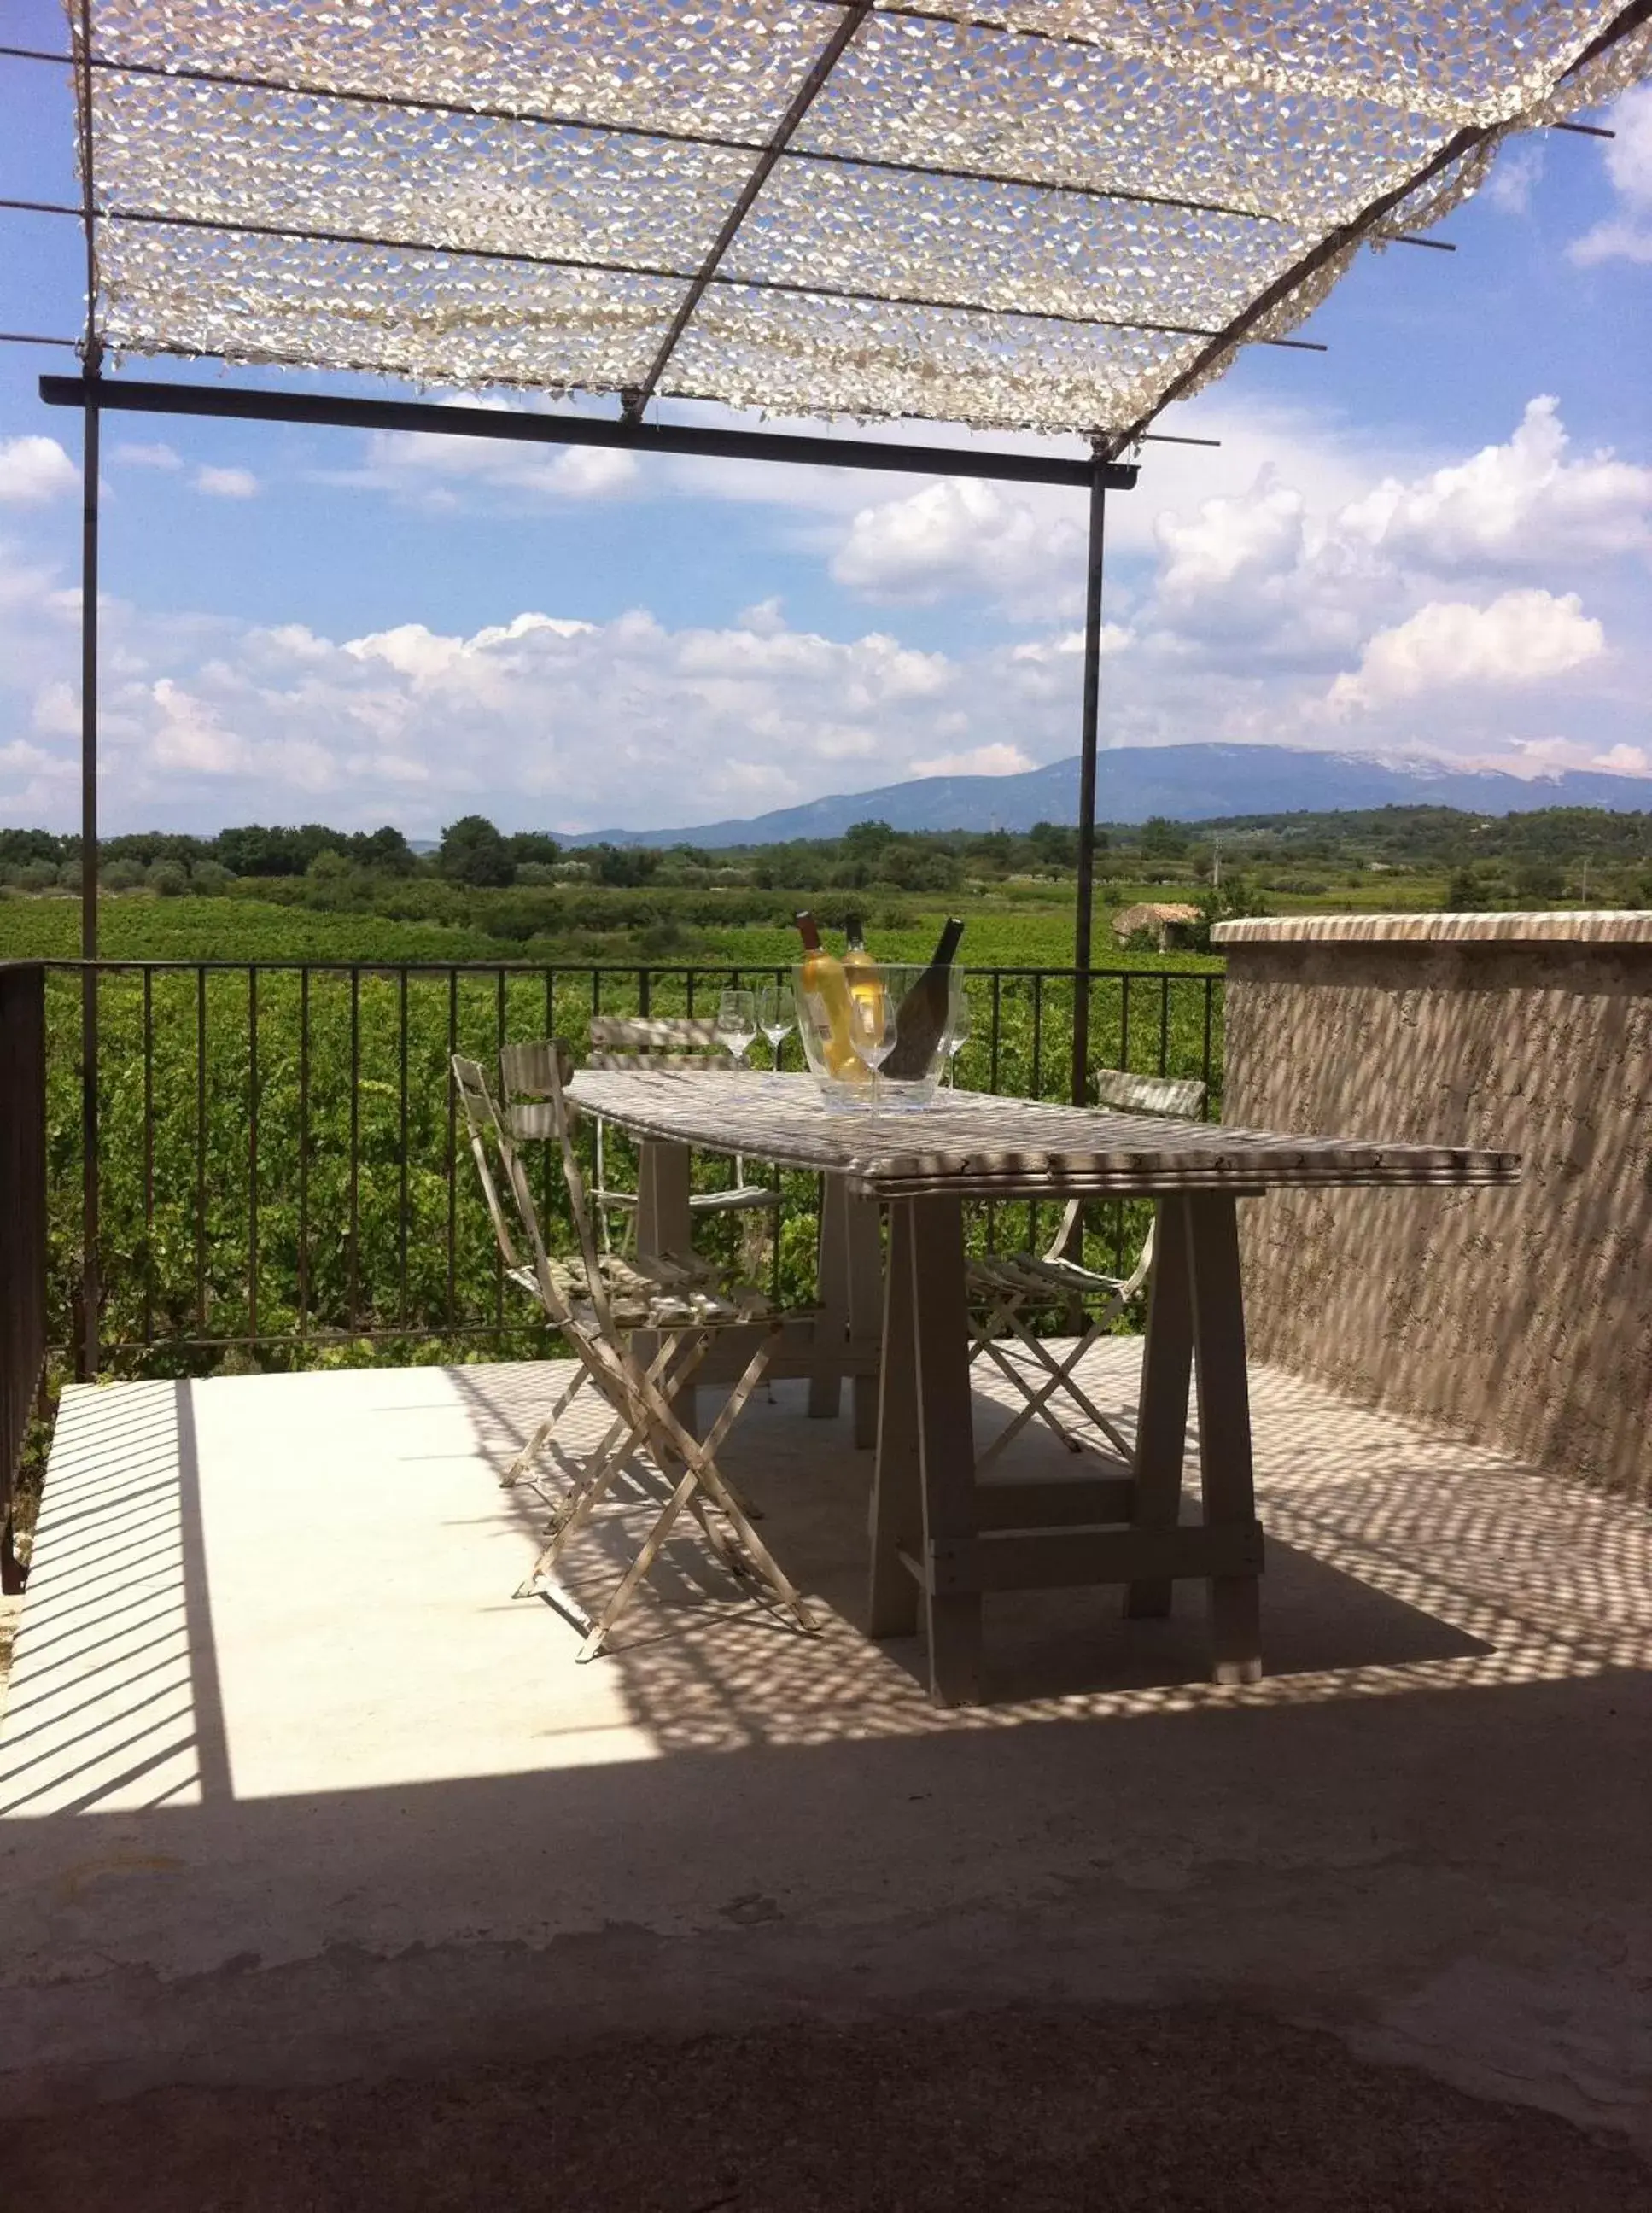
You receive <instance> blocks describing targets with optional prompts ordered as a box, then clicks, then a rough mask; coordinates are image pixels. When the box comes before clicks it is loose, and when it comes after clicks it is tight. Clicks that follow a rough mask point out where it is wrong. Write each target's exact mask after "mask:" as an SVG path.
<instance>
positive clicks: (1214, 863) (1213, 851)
mask: <svg viewBox="0 0 1652 2213" xmlns="http://www.w3.org/2000/svg"><path fill="white" fill-rule="evenodd" d="M1210 889H1211V890H1212V891H1213V892H1219V891H1220V890H1221V889H1222V840H1221V838H1218V837H1216V835H1215V833H1214V832H1212V835H1211V838H1210Z"/></svg>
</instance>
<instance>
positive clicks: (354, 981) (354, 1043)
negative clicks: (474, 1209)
mask: <svg viewBox="0 0 1652 2213" xmlns="http://www.w3.org/2000/svg"><path fill="white" fill-rule="evenodd" d="M361 1244H362V972H361V970H360V969H359V968H357V967H352V968H351V972H350V1287H349V1291H348V1294H347V1308H348V1313H349V1319H350V1327H351V1332H354V1330H355V1328H356V1326H357V1323H358V1322H359V1321H360V1320H361V1280H362V1277H361Z"/></svg>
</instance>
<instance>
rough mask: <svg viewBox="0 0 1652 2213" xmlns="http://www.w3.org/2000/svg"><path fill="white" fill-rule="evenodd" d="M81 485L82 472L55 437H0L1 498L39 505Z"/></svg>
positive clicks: (19, 504)
mask: <svg viewBox="0 0 1652 2213" xmlns="http://www.w3.org/2000/svg"><path fill="white" fill-rule="evenodd" d="M79 488H80V471H79V470H78V469H77V468H76V466H75V464H74V463H73V461H71V460H70V458H69V456H68V454H66V453H64V449H63V448H62V447H61V446H60V445H59V444H58V442H57V440H56V439H55V438H42V437H39V436H29V437H23V438H0V501H4V502H6V503H8V504H10V505H14V506H17V507H39V506H41V505H43V504H44V503H45V502H46V501H47V500H49V499H58V498H59V497H62V495H63V494H64V493H65V492H71V491H78V490H79Z"/></svg>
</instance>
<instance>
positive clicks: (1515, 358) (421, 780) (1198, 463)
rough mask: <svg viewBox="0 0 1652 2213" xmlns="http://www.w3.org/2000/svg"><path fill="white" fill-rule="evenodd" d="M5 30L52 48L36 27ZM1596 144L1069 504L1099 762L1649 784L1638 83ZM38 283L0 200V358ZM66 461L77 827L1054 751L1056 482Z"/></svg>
mask: <svg viewBox="0 0 1652 2213" xmlns="http://www.w3.org/2000/svg"><path fill="white" fill-rule="evenodd" d="M4 22H5V26H6V30H5V36H6V38H7V40H9V41H12V42H15V43H18V44H24V45H28V44H35V45H40V46H48V47H53V48H56V47H58V46H60V45H61V43H62V39H63V33H62V30H61V19H60V16H59V14H58V9H57V8H56V7H55V6H53V5H51V4H48V0H12V4H10V5H9V7H8V8H7V9H6V10H5V14H4ZM1598 120H1603V121H1606V122H1608V123H1612V124H1613V125H1615V126H1616V128H1617V129H1618V134H1619V135H1618V138H1617V139H1616V140H1615V141H1614V142H1612V143H1609V144H1608V143H1602V142H1600V141H1594V140H1589V139H1585V138H1581V137H1563V136H1559V135H1557V134H1552V133H1551V134H1545V135H1544V136H1543V137H1541V138H1540V139H1534V140H1532V141H1528V142H1523V143H1521V145H1520V146H1519V147H1518V148H1517V149H1513V150H1512V151H1511V152H1509V153H1508V154H1505V155H1504V157H1503V163H1502V166H1501V168H1499V170H1498V171H1497V173H1496V174H1494V178H1493V180H1492V184H1491V186H1490V188H1489V189H1488V190H1487V191H1485V192H1483V193H1482V194H1481V195H1480V197H1479V198H1478V199H1477V200H1475V201H1473V202H1471V203H1470V204H1468V205H1467V206H1466V208H1464V209H1462V210H1460V211H1459V212H1458V213H1457V214H1455V215H1454V216H1452V217H1451V218H1450V219H1449V221H1448V223H1446V224H1445V225H1444V226H1443V228H1442V231H1441V232H1440V233H1439V234H1438V235H1441V236H1443V237H1447V238H1449V239H1451V240H1452V241H1454V243H1455V244H1456V246H1457V247H1458V251H1457V252H1456V253H1454V254H1449V255H1448V254H1443V253H1425V252H1419V251H1417V250H1414V249H1408V248H1405V247H1394V248H1392V249H1391V250H1389V251H1388V252H1387V253H1382V254H1368V255H1366V256H1365V257H1364V258H1363V259H1362V261H1361V263H1360V265H1358V267H1357V268H1356V271H1355V273H1354V274H1353V275H1352V276H1351V277H1350V278H1349V279H1348V280H1347V281H1346V282H1345V283H1344V285H1343V286H1342V288H1341V289H1340V290H1338V292H1337V293H1336V294H1335V295H1334V296H1332V299H1331V300H1330V301H1329V302H1326V305H1325V306H1324V307H1323V308H1320V311H1319V312H1318V314H1316V315H1315V317H1314V320H1313V322H1312V325H1311V326H1309V327H1308V330H1307V332H1306V333H1305V334H1306V335H1308V336H1310V337H1313V338H1318V339H1321V340H1323V341H1324V342H1325V343H1326V345H1327V346H1328V347H1329V349H1330V351H1328V352H1327V353H1326V354H1325V355H1322V356H1321V355H1314V354H1299V353H1289V352H1279V351H1269V350H1253V351H1251V352H1250V353H1249V354H1247V356H1246V357H1244V359H1243V360H1242V361H1241V364H1240V365H1239V367H1238V368H1237V369H1235V370H1234V372H1233V373H1232V374H1231V375H1229V376H1228V378H1227V379H1226V380H1225V381H1224V382H1223V383H1222V384H1221V385H1220V386H1218V387H1216V388H1215V389H1214V390H1213V391H1211V392H1210V393H1207V394H1205V395H1204V396H1203V397H1202V398H1201V399H1198V400H1197V401H1195V402H1194V403H1192V405H1189V406H1186V407H1184V408H1180V409H1177V410H1173V411H1172V413H1171V415H1170V416H1168V417H1167V418H1165V420H1164V421H1163V423H1162V424H1161V428H1164V429H1167V430H1186V431H1189V432H1196V433H1198V434H1201V435H1204V436H1215V437H1219V438H1220V439H1221V440H1222V445H1221V448H1220V449H1219V450H1217V451H1215V452H1212V451H1208V450H1204V449H1201V448H1173V447H1167V446H1150V447H1149V448H1147V449H1146V454H1145V457H1144V462H1143V470H1142V479H1141V484H1140V486H1139V488H1138V489H1137V491H1135V492H1134V493H1132V494H1129V495H1121V496H1119V497H1115V498H1114V499H1113V501H1112V502H1111V503H1110V510H1109V531H1110V540H1109V543H1110V557H1109V565H1108V572H1107V611H1108V619H1109V630H1108V634H1107V643H1108V648H1109V651H1108V655H1107V661H1106V698H1105V704H1104V732H1103V742H1104V744H1107V743H1111V744H1155V743H1158V744H1163V743H1186V742H1188V741H1198V740H1202V739H1221V740H1225V741H1235V740H1237V741H1271V742H1277V743H1286V744H1291V745H1298V746H1309V747H1331V748H1333V749H1336V750H1346V751H1361V752H1375V753H1385V754H1389V755H1403V754H1406V753H1431V754H1439V755H1443V756H1448V757H1451V758H1453V759H1459V760H1465V761H1476V762H1484V763H1487V764H1495V765H1498V766H1502V767H1508V768H1513V769H1515V770H1516V771H1518V772H1521V773H1526V774H1533V773H1538V772H1540V771H1544V770H1545V769H1552V768H1557V767H1564V766H1591V765H1604V766H1606V767H1609V768H1612V769H1615V770H1618V771H1620V772H1627V773H1631V774H1647V775H1649V776H1652V711H1649V708H1648V704H1647V702H1648V699H1649V698H1652V681H1649V679H1652V644H1649V632H1652V624H1649V622H1648V619H1647V614H1648V582H1649V561H1648V555H1649V546H1652V377H1649V376H1648V375H1647V373H1646V369H1645V366H1644V364H1645V363H1646V362H1647V360H1648V359H1649V358H1652V311H1649V302H1652V91H1647V90H1643V91H1640V92H1637V93H1634V94H1630V95H1628V97H1627V98H1626V99H1625V101H1621V102H1620V103H1619V104H1618V109H1617V111H1616V112H1615V113H1613V114H1612V115H1608V116H1605V117H1601V118H1598ZM0 194H3V195H5V196H8V197H28V198H50V199H60V198H74V197H76V185H75V180H74V178H73V174H72V165H71V160H70V100H69V94H68V88H67V85H66V83H65V82H64V79H63V73H62V72H61V71H58V70H54V69H50V68H44V67H41V66H39V65H35V64H25V63H21V62H7V61H0ZM80 279H81V260H80V249H79V238H78V232H77V230H76V227H75V226H74V225H72V224H70V223H64V222H62V221H59V220H56V219H53V218H49V217H45V216H25V215H16V214H0V328H5V329H9V330H33V331H42V332H64V333H71V332H76V330H77V329H78V327H79V324H80V320H81V313H82V308H81V290H80ZM66 365H68V363H67V357H64V356H60V355H53V354H51V353H47V352H45V351H35V350H29V349H24V348H21V347H17V346H3V347H0V821H3V822H6V823H20V822H31V823H34V822H38V823H43V824H46V825H48V826H55V827H66V826H70V824H71V823H72V821H73V820H74V819H75V816H76V806H77V801H76V772H77V769H76V761H77V719H76V717H77V709H76V692H75V685H76V667H77V659H76V615H75V600H74V588H75V584H76V573H77V558H78V553H77V547H78V523H79V503H78V481H77V466H76V464H77V461H78V451H79V426H78V423H77V421H76V418H73V417H70V416H66V415H64V414H60V413H53V412H51V411H48V410H46V409H45V408H43V407H42V406H41V405H40V403H39V400H38V399H37V397H36V395H35V389H34V387H35V380H36V378H37V376H38V375H39V374H40V371H41V370H42V369H53V368H59V369H60V368H63V367H64V366H66ZM133 367H134V369H136V371H137V373H139V374H142V373H143V366H142V364H136V363H135V364H133ZM155 373H157V374H161V375H196V376H202V377H206V378H213V377H216V376H217V375H219V374H221V372H219V371H218V370H216V369H213V368H210V367H206V366H198V367H193V368H183V367H180V366H179V365H176V364H171V363H168V364H163V365H162V367H161V368H160V369H158V370H157V371H155ZM233 375H235V379H236V381H259V378H258V376H257V375H256V373H255V372H251V371H244V370H236V371H235V372H233ZM308 381H310V382H313V383H315V384H318V385H323V384H324V385H326V387H329V388H333V389H340V388H350V381H349V380H347V379H343V378H338V377H327V378H315V379H310V380H308ZM691 413H692V414H696V415H699V416H705V415H707V414H709V413H710V411H707V410H704V409H698V410H691V409H689V408H687V407H686V406H685V405H682V404H680V403H678V404H674V405H667V407H666V408H665V409H664V410H663V411H662V412H661V419H663V420H668V421H669V420H672V419H678V420H681V419H686V418H688V416H689V415H690V414H691ZM939 435H941V436H945V435H946V434H944V433H942V434H939ZM105 438H106V453H105V467H104V483H105V492H104V509H103V514H104V541H103V542H104V564H105V568H104V590H105V594H106V612H105V629H106V637H107V661H106V671H107V674H106V683H105V686H104V690H103V694H102V698H103V716H104V730H105V760H106V772H105V778H104V817H105V822H106V826H107V827H108V828H110V829H111V830H114V829H122V828H136V827H142V826H153V825H168V826H180V827H182V826H187V827H196V828H204V829H210V828H213V827H216V826H220V825H222V824H223V823H224V822H227V821H247V820H295V819H299V818H303V819H321V820H332V821H336V822H338V823H339V824H341V825H349V826H355V825H369V826H370V825H372V824H375V823H377V822H380V821H383V820H393V821H396V822H399V824H401V825H402V826H404V827H405V828H406V829H407V830H409V831H410V832H412V833H413V834H415V835H422V834H430V833H431V832H434V831H436V829H438V828H439V827H440V826H441V825H442V823H443V822H444V821H447V820H451V819H452V818H453V817H454V815H456V814H460V813H463V812H466V811H470V810H472V809H473V808H479V809H481V810H482V811H485V812H486V813H489V814H492V815H493V816H494V817H495V819H496V820H499V821H501V822H502V823H505V824H508V825H509V826H522V827H527V826H534V827H551V828H570V829H571V828H585V827H590V826H595V825H601V824H605V823H623V824H625V825H634V826H641V827H648V826H665V825H674V824H680V823H685V822H692V821H693V820H704V819H708V818H711V817H716V816H720V815H724V814H747V813H755V812H757V811H759V810H760V809H761V808H766V807H772V806H779V805H784V804H788V803H789V802H792V801H794V800H797V799H802V798H807V797H810V796H815V795H817V794H819V793H821V792H825V791H832V790H853V789H860V788H863V787H868V786H872V785H875V784H879V783H887V782H891V781H894V780H897V779H899V778H900V777H905V776H908V775H913V774H921V773H926V772H935V771H939V770H949V771H950V770H970V769H977V770H983V771H987V772H994V771H998V772H1003V771H1010V770H1014V769H1015V768H1019V767H1022V766H1027V765H1033V764H1035V763H1039V762H1043V761H1045V760H1051V759H1059V758H1062V757H1064V756H1065V755H1067V754H1070V753H1072V752H1074V751H1075V750H1076V742H1077V716H1078V688H1079V666H1080V663H1079V655H1078V652H1077V650H1076V646H1077V643H1078V641H1077V638H1076V628H1075V625H1076V619H1077V615H1078V605H1077V592H1078V588H1079V584H1080V572H1081V567H1082V528H1083V514H1082V505H1083V503H1082V495H1079V494H1074V493H1064V492H1056V491H1027V492H1022V491H1018V490H1016V489H1015V488H1013V487H1000V486H989V485H968V484H964V483H961V482H960V481H959V480H956V479H952V480H945V481H940V480H938V481H936V482H934V483H924V482H922V481H919V482H916V483H915V482H913V481H911V480H910V479H891V478H874V477H869V476H866V475H864V474H856V473H850V472H814V471H808V472H805V471H796V470H789V469H785V470H783V469H777V468H776V469H770V468H753V467H752V466H747V465H743V464H736V463H717V464H710V463H698V464H689V463H684V462H647V463H637V462H636V461H634V460H631V459H630V458H629V457H626V456H616V455H605V454H596V453H594V452H588V453H583V454H581V453H576V452H569V453H565V454H564V453H558V452H557V451H556V450H555V449H546V451H544V452H539V451H528V450H527V449H518V448H492V447H487V446H483V445H479V444H477V443H475V442H465V441H460V440H454V441H452V442H445V441H414V440H398V439H393V438H386V437H369V436H363V435H361V434H357V433H352V432H344V431H304V430H296V429H288V428H283V427H277V426H268V425H251V424H247V425H241V426H236V425H232V424H189V423H187V422H185V421H182V420H179V419H166V418H143V417H137V416H131V417H116V418H109V419H108V421H107V426H106V432H105ZM1649 795H1652V786H1649ZM1103 812H1105V774H1104V796H1103Z"/></svg>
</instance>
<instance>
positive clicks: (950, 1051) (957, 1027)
mask: <svg viewBox="0 0 1652 2213" xmlns="http://www.w3.org/2000/svg"><path fill="white" fill-rule="evenodd" d="M969 1033H970V1010H969V993H968V992H967V991H966V990H965V989H964V987H963V985H961V984H954V986H953V991H952V998H951V1001H950V1003H949V1004H948V1009H947V1035H946V1047H947V1081H948V1083H949V1084H950V1085H951V1086H952V1088H953V1089H954V1091H955V1090H956V1089H957V1088H958V1056H959V1054H960V1052H962V1051H963V1049H964V1047H965V1046H966V1045H967V1044H968V1043H969Z"/></svg>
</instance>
